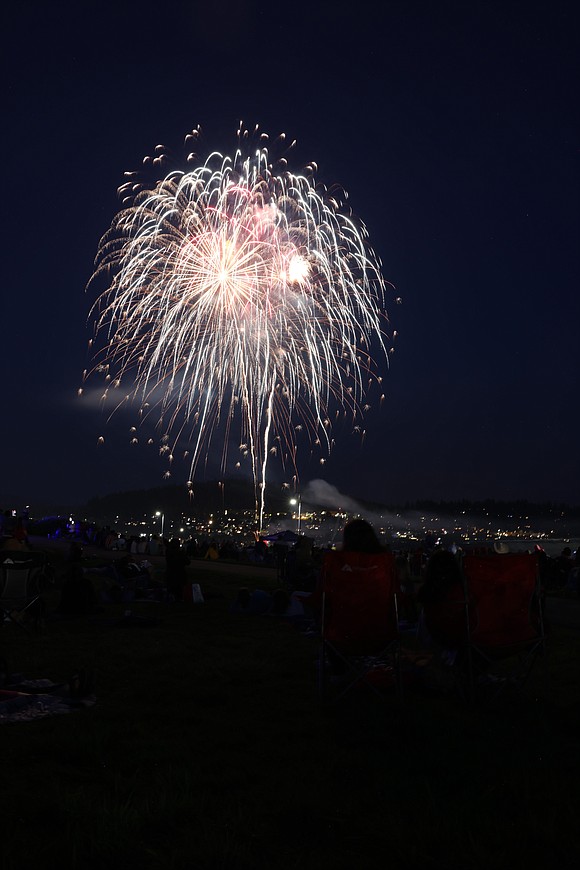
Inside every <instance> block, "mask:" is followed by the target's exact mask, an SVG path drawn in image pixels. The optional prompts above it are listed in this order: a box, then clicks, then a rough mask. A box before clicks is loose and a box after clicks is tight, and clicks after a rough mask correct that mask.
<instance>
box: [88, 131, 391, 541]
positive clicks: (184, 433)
mask: <svg viewBox="0 0 580 870" xmlns="http://www.w3.org/2000/svg"><path fill="white" fill-rule="evenodd" d="M198 133H199V131H198V130H197V131H193V133H192V134H190V135H189V137H188V138H186V142H187V141H188V139H189V141H191V140H193V139H195V138H196V137H197V135H198ZM264 138H265V137H264V136H263V134H262V137H261V139H260V144H259V147H256V149H255V150H251V146H250V145H249V143H251V137H249V136H248V134H247V131H244V130H243V128H242V127H240V130H239V131H238V147H237V149H236V151H235V153H234V155H233V157H228V156H223V155H221V154H218V153H216V152H214V153H213V154H211V155H210V156H209V157H208V158H207V159H206V160H205V162H203V163H199V164H198V165H196V166H195V167H194V168H193V169H191V170H188V171H171V172H169V173H168V174H167V175H165V177H164V178H163V179H162V180H160V181H156V182H155V183H153V184H150V185H149V186H144V185H143V184H142V183H140V181H139V180H138V173H126V176H127V179H128V180H127V182H126V183H125V184H124V185H123V186H122V187H121V188H119V192H120V195H121V196H122V197H123V207H122V209H121V210H120V211H119V213H118V214H117V215H116V216H115V218H114V219H113V222H112V224H111V227H110V229H109V230H108V232H106V233H105V235H104V236H103V237H102V239H101V241H100V244H99V248H98V253H97V256H96V260H95V269H94V273H93V276H92V278H91V280H90V281H89V285H88V286H89V287H92V286H93V284H95V283H98V281H101V280H103V276H104V280H105V281H106V283H107V289H106V290H105V291H104V292H101V293H100V295H99V296H98V298H97V300H96V302H95V304H94V305H93V307H92V309H91V314H90V317H91V318H92V319H93V321H94V333H95V339H94V342H95V343H93V342H91V345H92V346H93V353H94V367H93V370H92V372H95V371H99V372H101V373H104V375H105V379H106V381H107V384H108V386H107V389H106V390H105V396H106V394H107V392H108V390H109V389H110V388H115V389H116V390H118V391H120V392H119V395H122V399H121V400H120V401H119V404H122V403H123V402H125V401H127V399H130V400H134V401H136V402H138V404H139V406H140V414H141V416H142V417H146V416H148V415H149V414H151V413H153V412H154V413H155V415H156V417H157V423H158V426H159V427H160V429H161V432H162V437H161V443H162V448H161V450H162V452H164V453H165V454H166V455H167V457H168V458H169V460H170V462H171V460H172V458H173V454H174V451H175V450H176V447H177V443H178V441H179V439H180V438H183V437H187V441H188V445H189V449H188V453H189V456H190V471H189V477H190V480H189V482H188V486H189V487H190V488H191V487H192V485H193V484H192V481H193V478H194V474H195V470H196V467H197V465H198V463H199V461H200V458H201V457H203V456H207V452H208V451H209V448H210V445H211V443H212V435H214V436H216V437H217V432H218V431H219V432H220V438H222V437H223V447H222V468H224V469H225V465H226V459H227V443H228V440H229V439H230V437H232V436H234V435H235V436H236V437H237V436H239V440H240V450H241V451H242V453H243V454H244V455H247V456H248V457H249V459H250V462H251V468H252V475H253V480H254V491H255V498H256V511H257V514H258V513H259V520H260V528H261V527H262V517H263V511H264V489H265V483H266V471H267V465H268V460H269V457H270V456H272V455H274V454H277V455H278V456H279V457H280V459H281V461H282V463H283V464H284V465H285V464H289V465H290V466H291V467H292V469H293V470H294V471H296V434H295V433H296V431H297V430H300V429H305V430H306V431H307V432H308V433H309V436H310V439H311V441H312V443H313V444H316V445H320V447H321V448H322V449H323V450H324V451H325V452H330V447H331V443H332V438H331V422H330V418H329V408H331V406H334V405H337V406H338V407H339V408H340V409H342V411H344V412H345V413H347V412H348V413H351V414H352V416H353V421H354V420H356V419H357V418H358V417H359V415H360V411H361V406H362V405H363V401H364V397H365V393H366V391H367V388H368V386H369V384H370V383H371V382H372V381H373V380H374V381H378V382H379V383H380V380H381V378H380V376H379V374H378V369H377V368H376V367H375V364H374V363H373V356H372V350H371V345H372V347H373V349H374V350H375V351H377V350H378V356H379V357H380V358H382V360H383V362H386V360H387V347H386V333H385V330H384V327H385V324H386V314H385V310H384V295H385V286H386V285H385V282H384V280H383V278H382V276H381V272H380V264H379V262H378V260H377V257H376V256H375V254H374V252H373V251H372V249H371V248H370V246H369V244H368V241H367V233H366V230H365V228H364V226H363V225H362V224H361V223H360V222H357V221H356V220H355V219H354V218H353V217H352V216H351V215H350V214H349V212H348V210H347V209H346V207H345V199H346V195H345V194H344V193H342V194H341V195H339V194H338V193H337V192H333V191H328V190H327V189H326V188H325V187H323V186H322V185H320V184H318V183H316V181H315V172H316V167H315V165H314V164H312V165H311V166H308V167H306V169H305V170H304V172H303V174H301V175H294V174H292V173H291V172H290V171H288V170H287V168H286V165H287V164H286V161H285V159H282V160H281V161H279V162H278V163H277V164H276V166H273V165H272V164H271V163H269V153H268V149H267V147H265V145H264ZM266 138H267V137H266ZM244 146H245V147H244ZM159 150H161V149H160V147H159ZM190 158H191V159H192V160H193V161H194V162H195V161H197V158H196V156H195V155H193V154H192V155H190ZM163 160H164V155H163V154H161V155H159V153H158V156H157V157H156V158H155V159H154V160H153V161H150V160H149V158H146V161H147V162H149V164H150V165H153V166H154V167H155V168H158V167H160V166H162V165H163ZM98 338H100V340H101V347H100V349H98V348H97V345H96V342H97V339H98ZM85 374H86V373H85ZM125 382H129V383H130V385H131V386H130V390H129V393H130V395H129V396H126V395H125V394H124V392H123V386H124V383H125ZM353 425H354V422H353Z"/></svg>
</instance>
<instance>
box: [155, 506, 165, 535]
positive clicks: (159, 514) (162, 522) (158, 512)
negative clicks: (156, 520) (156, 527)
mask: <svg viewBox="0 0 580 870" xmlns="http://www.w3.org/2000/svg"><path fill="white" fill-rule="evenodd" d="M155 516H156V517H161V537H163V530H164V528H165V514H164V513H163V511H155Z"/></svg>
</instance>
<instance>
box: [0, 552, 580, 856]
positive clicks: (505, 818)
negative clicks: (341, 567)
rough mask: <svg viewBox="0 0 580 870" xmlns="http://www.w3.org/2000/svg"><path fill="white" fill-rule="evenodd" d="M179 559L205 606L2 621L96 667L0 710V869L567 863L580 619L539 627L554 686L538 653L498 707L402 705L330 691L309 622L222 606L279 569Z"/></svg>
mask: <svg viewBox="0 0 580 870" xmlns="http://www.w3.org/2000/svg"><path fill="white" fill-rule="evenodd" d="M190 570H191V575H192V579H194V580H196V581H197V582H200V584H201V587H202V590H203V592H204V595H205V598H206V602H205V604H203V605H198V606H193V605H192V604H172V605H167V604H162V603H143V604H137V605H135V607H134V611H135V612H140V613H141V614H143V615H149V616H156V617H158V618H159V619H160V620H161V621H160V623H159V624H158V625H155V626H151V627H139V628H136V627H132V628H130V627H126V628H125V627H111V626H110V625H108V624H106V623H105V622H104V621H103V620H100V621H99V620H96V621H91V620H89V619H88V618H86V617H85V618H67V619H57V618H49V619H48V621H47V625H46V629H45V631H44V632H43V633H42V634H40V635H38V636H33V635H27V634H25V633H24V632H22V631H21V630H19V629H17V628H16V627H13V626H9V625H5V626H4V627H3V629H2V630H1V633H0V644H1V647H2V653H3V655H4V656H6V657H7V658H8V660H9V666H10V668H11V669H12V670H14V671H19V672H22V673H23V674H24V676H25V677H27V678H31V679H32V678H49V679H52V680H54V681H59V680H63V679H67V678H68V677H69V676H70V675H71V674H72V673H73V672H74V671H75V670H76V669H77V668H79V667H89V668H92V669H94V671H95V675H96V697H97V703H96V705H95V706H93V707H90V708H88V709H85V710H80V711H78V712H74V713H71V714H67V715H61V716H53V717H50V718H47V719H42V720H39V721H35V722H30V723H21V724H12V725H4V726H3V727H2V728H1V729H0V737H1V740H2V786H1V792H2V798H1V801H2V802H1V807H0V812H1V817H2V828H3V833H2V837H1V842H0V849H1V850H2V853H3V862H2V866H3V868H5V870H14V868H25V867H26V868H28V867H40V868H50V867H60V868H62V867H65V868H69V867H70V868H76V867H79V868H81V867H82V868H117V867H124V866H136V867H140V868H146V870H149V868H152V870H153V868H159V870H161V868H175V870H177V868H179V870H181V868H202V870H205V868H207V870H214V868H215V870H250V868H256V870H266V868H282V870H286V868H304V870H310V868H319V867H323V868H332V870H346V868H368V870H374V868H379V867H380V868H384V867H385V866H391V867H395V868H397V867H421V868H425V870H431V868H433V870H435V868H442V870H443V868H462V870H471V868H473V870H476V868H477V870H479V868H481V870H484V868H485V870H488V868H490V867H493V868H508V867H509V868H510V870H517V868H523V867H528V866H536V867H544V866H546V867H548V866H553V865H555V866H557V867H558V868H559V870H562V868H568V867H570V868H571V867H572V866H573V865H574V866H575V865H576V859H577V858H578V855H579V854H580V833H579V828H578V800H577V796H578V782H579V776H580V765H579V733H580V731H579V726H580V717H579V709H580V703H579V701H578V684H579V675H580V633H579V632H578V631H575V630H573V629H563V628H562V629H554V630H553V633H552V636H551V640H550V645H549V661H550V674H551V679H550V684H549V688H547V687H546V685H545V684H544V682H543V680H542V679H541V675H540V673H539V672H538V673H537V675H535V676H533V677H532V679H531V681H530V683H529V684H528V686H527V687H526V690H525V692H524V693H523V695H519V696H517V697H510V696H504V697H503V699H501V702H498V703H497V704H495V705H494V706H491V707H486V708H483V709H482V708H479V707H477V708H475V709H472V708H469V707H467V706H466V705H465V704H464V703H463V702H462V701H461V700H460V699H459V698H456V697H455V696H448V695H437V694H435V693H432V692H425V691H423V690H421V689H420V688H419V686H417V687H415V688H409V690H408V692H407V693H406V695H405V700H404V703H403V704H402V705H401V704H398V703H397V701H396V699H395V698H394V697H393V699H392V702H391V701H387V702H381V701H379V700H378V699H376V698H375V697H374V696H372V695H371V694H370V693H367V694H364V693H361V694H359V695H356V696H355V695H352V697H351V698H350V700H346V699H345V701H344V702H343V703H341V704H340V705H339V706H337V707H333V708H331V709H325V708H321V706H320V705H319V703H318V701H317V696H316V681H315V658H316V655H317V642H316V639H314V638H311V637H307V636H305V635H304V634H302V633H301V632H299V631H297V630H296V629H295V628H293V627H291V626H290V625H288V624H287V623H285V622H284V621H282V620H280V619H279V618H277V617H273V616H267V617H264V616H261V617H243V616H238V615H233V614H230V613H229V610H228V608H229V605H230V604H231V602H232V601H233V600H234V598H235V596H236V593H237V590H238V588H239V587H240V586H241V585H248V586H250V587H260V588H268V589H272V588H274V586H275V585H276V580H275V576H274V575H273V574H272V573H271V572H264V571H261V570H260V569H259V568H257V569H255V575H254V576H252V574H250V575H249V576H244V577H243V578H240V577H239V576H238V575H237V574H236V573H235V572H229V573H228V572H226V571H225V570H224V571H220V570H214V568H213V566H212V568H211V569H210V568H209V567H208V566H206V564H204V563H203V562H194V563H193V564H192V566H191V569H190ZM48 599H49V601H48V603H49V610H52V609H53V608H54V606H55V605H56V601H57V594H56V593H51V594H50V595H49V596H48ZM139 608H141V610H140V611H139V610H138V609H139ZM122 609H123V606H118V607H117V606H115V605H108V606H107V610H106V613H104V614H101V616H103V617H104V616H107V615H109V614H111V613H117V612H122Z"/></svg>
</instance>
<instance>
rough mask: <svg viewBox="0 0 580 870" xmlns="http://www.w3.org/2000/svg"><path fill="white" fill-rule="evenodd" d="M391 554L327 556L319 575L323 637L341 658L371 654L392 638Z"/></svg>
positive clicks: (393, 584) (393, 582)
mask: <svg viewBox="0 0 580 870" xmlns="http://www.w3.org/2000/svg"><path fill="white" fill-rule="evenodd" d="M395 577H396V574H395V560H394V556H393V555H392V553H376V554H374V553H373V554H369V553H351V552H342V551H332V552H331V553H328V554H327V555H326V557H325V561H324V566H323V575H322V592H323V629H322V630H323V636H324V638H325V639H326V640H327V641H328V642H330V643H331V644H333V645H334V646H335V647H336V648H337V649H339V650H340V651H341V652H343V653H344V654H346V655H373V654H377V653H378V652H379V651H380V650H381V649H384V648H385V646H387V645H388V644H389V643H390V642H391V641H393V640H394V639H395V638H396V636H397V630H398V629H397V609H396V595H395V592H396V580H395Z"/></svg>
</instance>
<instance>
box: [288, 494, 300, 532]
mask: <svg viewBox="0 0 580 870" xmlns="http://www.w3.org/2000/svg"><path fill="white" fill-rule="evenodd" d="M290 504H291V505H295V504H297V505H298V520H297V524H296V531H297V532H298V534H300V522H301V520H302V499H301V498H300V495H298V496H297V498H291V499H290Z"/></svg>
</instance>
